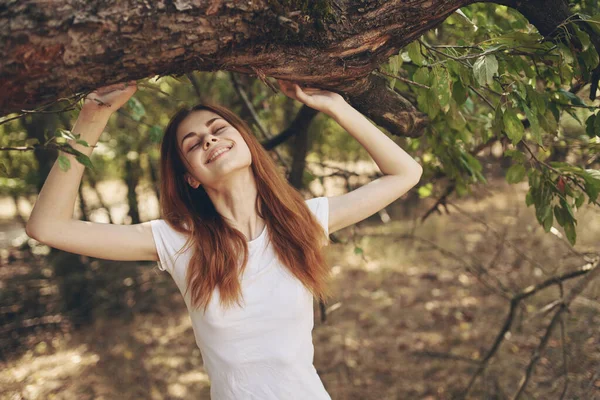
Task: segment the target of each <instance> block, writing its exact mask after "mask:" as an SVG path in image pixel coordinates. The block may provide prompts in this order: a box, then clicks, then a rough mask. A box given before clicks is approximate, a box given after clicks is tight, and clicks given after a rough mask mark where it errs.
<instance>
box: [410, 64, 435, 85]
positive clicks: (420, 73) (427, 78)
mask: <svg viewBox="0 0 600 400" xmlns="http://www.w3.org/2000/svg"><path fill="white" fill-rule="evenodd" d="M412 79H413V81H415V82H417V83H420V84H421V85H425V86H431V74H430V73H429V68H426V67H421V68H417V70H416V71H415V73H414V74H413V77H412Z"/></svg>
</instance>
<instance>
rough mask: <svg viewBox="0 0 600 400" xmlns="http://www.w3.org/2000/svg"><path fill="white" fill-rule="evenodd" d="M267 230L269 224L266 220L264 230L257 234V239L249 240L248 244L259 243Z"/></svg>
mask: <svg viewBox="0 0 600 400" xmlns="http://www.w3.org/2000/svg"><path fill="white" fill-rule="evenodd" d="M266 231H267V224H266V222H265V226H264V227H263V230H262V232H261V233H260V235H258V236H257V237H256V238H255V239H253V240H250V241H247V242H246V243H248V245H253V244H255V243H258V242H259V241H260V240H261V239H262V237H263V236H264V235H265V233H266Z"/></svg>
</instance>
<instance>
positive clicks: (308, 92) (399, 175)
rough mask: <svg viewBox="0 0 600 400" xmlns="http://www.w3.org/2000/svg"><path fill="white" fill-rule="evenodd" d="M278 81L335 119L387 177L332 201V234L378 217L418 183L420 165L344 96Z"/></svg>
mask: <svg viewBox="0 0 600 400" xmlns="http://www.w3.org/2000/svg"><path fill="white" fill-rule="evenodd" d="M278 82H279V85H280V87H281V89H282V90H283V92H284V93H285V94H286V95H287V96H289V97H291V98H293V99H295V100H298V101H301V102H302V103H304V104H306V105H308V106H309V107H312V108H314V109H316V110H319V111H322V112H324V113H326V114H327V115H329V116H330V117H331V118H333V119H334V120H335V121H336V122H337V123H338V124H339V125H340V126H341V127H342V128H344V129H345V130H346V131H347V132H348V133H349V134H350V135H352V136H353V137H354V138H355V139H356V140H357V141H358V142H359V143H360V144H361V145H362V146H363V147H364V148H365V150H367V152H368V153H369V154H370V155H371V157H373V161H375V163H376V164H377V166H378V167H379V169H380V170H381V172H382V173H383V174H385V176H382V177H381V178H378V179H375V180H373V181H371V182H369V183H367V184H365V185H363V186H361V187H359V188H358V189H355V190H353V191H351V192H349V193H345V194H342V195H339V196H332V197H330V198H329V233H333V232H335V231H337V230H339V229H342V228H345V227H347V226H349V225H353V224H355V223H357V222H359V221H362V220H363V219H365V218H367V217H369V216H371V215H373V214H375V213H376V212H377V211H379V210H381V209H382V208H384V207H385V206H387V205H389V204H390V203H392V202H393V201H395V200H397V199H398V198H399V197H400V196H402V195H403V194H405V193H406V192H408V191H409V190H410V189H411V188H413V187H414V186H416V185H417V183H419V180H420V179H421V174H422V173H423V168H422V167H421V165H420V164H419V163H417V162H416V161H415V160H414V159H413V158H412V157H411V156H410V155H409V154H408V153H406V152H405V151H404V150H403V149H402V148H401V147H400V146H398V145H397V144H396V143H395V142H394V141H393V140H392V139H390V138H389V137H387V136H386V135H385V134H384V133H383V132H382V131H381V130H379V128H377V127H376V126H375V125H373V124H372V123H371V122H370V121H369V120H368V119H367V118H366V117H365V116H364V115H362V114H361V113H360V112H358V111H357V110H356V109H354V108H353V107H352V106H351V105H349V104H348V103H346V101H345V100H344V98H343V97H342V96H340V95H339V94H337V93H334V92H330V91H328V90H321V89H316V88H304V89H303V88H301V87H300V86H298V85H297V84H294V83H291V82H286V81H280V80H278Z"/></svg>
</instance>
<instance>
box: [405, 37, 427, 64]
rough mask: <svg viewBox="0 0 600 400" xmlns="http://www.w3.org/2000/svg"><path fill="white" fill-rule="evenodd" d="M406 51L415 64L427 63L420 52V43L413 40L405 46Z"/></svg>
mask: <svg viewBox="0 0 600 400" xmlns="http://www.w3.org/2000/svg"><path fill="white" fill-rule="evenodd" d="M406 51H407V52H408V56H409V57H410V59H411V60H412V61H413V62H414V63H415V64H417V65H419V66H420V65H424V64H426V63H427V61H426V59H425V57H424V56H423V54H422V53H421V44H420V43H419V42H418V41H417V40H415V41H413V42H411V43H410V44H409V45H408V46H406Z"/></svg>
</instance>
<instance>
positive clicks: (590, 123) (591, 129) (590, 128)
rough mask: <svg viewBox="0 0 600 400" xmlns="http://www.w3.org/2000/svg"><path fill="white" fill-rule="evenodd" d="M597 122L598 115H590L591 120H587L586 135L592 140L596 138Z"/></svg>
mask: <svg viewBox="0 0 600 400" xmlns="http://www.w3.org/2000/svg"><path fill="white" fill-rule="evenodd" d="M595 121H596V114H592V115H590V116H589V118H588V119H586V120H585V133H586V134H587V135H588V136H589V137H591V138H593V137H594V136H596V128H595ZM599 125H600V124H599Z"/></svg>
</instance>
